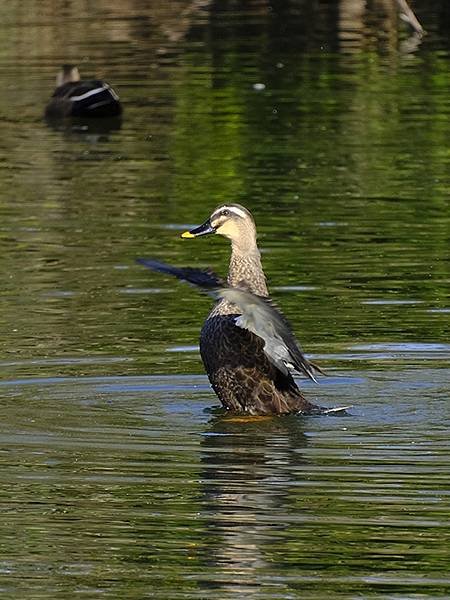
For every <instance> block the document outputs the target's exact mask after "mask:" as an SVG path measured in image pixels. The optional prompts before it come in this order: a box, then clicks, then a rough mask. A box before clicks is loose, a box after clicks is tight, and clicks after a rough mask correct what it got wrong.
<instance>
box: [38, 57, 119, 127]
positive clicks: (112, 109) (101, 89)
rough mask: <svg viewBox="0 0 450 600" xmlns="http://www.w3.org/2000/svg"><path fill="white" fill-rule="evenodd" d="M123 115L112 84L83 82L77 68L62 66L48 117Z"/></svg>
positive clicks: (47, 111) (47, 112)
mask: <svg viewBox="0 0 450 600" xmlns="http://www.w3.org/2000/svg"><path fill="white" fill-rule="evenodd" d="M121 113H122V106H121V104H120V100H119V96H118V95H117V94H116V92H115V91H114V90H113V89H112V87H111V86H110V85H108V84H107V83H105V82H104V81H100V80H98V79H92V80H86V81H83V80H81V78H80V73H79V71H78V68H77V67H76V66H75V65H63V66H62V68H61V70H60V72H59V73H58V75H57V77H56V89H55V91H54V92H53V95H52V97H51V98H50V101H49V102H48V104H47V106H46V109H45V116H46V117H47V118H49V119H51V118H63V117H89V118H93V117H94V118H98V117H101V118H103V117H117V116H119V115H120V114H121Z"/></svg>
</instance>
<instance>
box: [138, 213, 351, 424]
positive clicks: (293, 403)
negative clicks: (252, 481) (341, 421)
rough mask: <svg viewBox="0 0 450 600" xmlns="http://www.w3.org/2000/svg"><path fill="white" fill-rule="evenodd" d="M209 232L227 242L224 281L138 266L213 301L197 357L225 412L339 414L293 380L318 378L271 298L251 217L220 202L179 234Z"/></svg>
mask: <svg viewBox="0 0 450 600" xmlns="http://www.w3.org/2000/svg"><path fill="white" fill-rule="evenodd" d="M209 234H217V235H222V236H224V237H226V238H228V239H229V240H230V241H231V258H230V263H229V270H228V277H227V281H226V282H224V281H222V280H221V279H220V278H219V277H218V276H217V275H215V274H214V272H213V271H211V270H207V271H205V270H199V269H195V268H192V267H184V268H180V267H174V266H171V265H167V264H165V263H163V262H160V261H157V260H154V259H147V258H139V259H137V262H139V263H140V264H142V265H144V266H146V267H148V268H150V269H152V270H154V271H159V272H162V273H166V274H169V275H172V276H175V277H177V278H178V279H180V280H184V281H187V282H188V283H191V284H193V285H195V286H197V287H200V288H201V289H203V290H204V291H207V293H209V294H210V295H212V296H213V297H214V298H215V300H216V302H215V304H214V306H213V308H212V310H211V312H210V313H209V315H208V316H207V318H206V320H205V322H204V324H203V327H202V329H201V333H200V354H201V358H202V360H203V364H204V366H205V370H206V373H207V375H208V379H209V381H210V383H211V386H212V388H213V390H214V391H215V393H216V395H217V396H218V398H219V400H220V402H221V404H222V405H223V407H224V408H225V409H226V410H227V411H231V412H233V413H241V414H242V413H243V414H246V415H290V414H297V415H299V414H300V415H317V414H327V413H329V412H334V411H338V410H341V409H327V408H324V407H321V406H318V405H316V404H314V403H312V402H310V401H309V400H307V399H306V398H305V397H304V395H303V394H302V392H301V390H300V389H299V387H298V385H297V383H296V381H295V380H294V375H299V374H302V375H306V376H307V377H309V378H310V379H312V380H314V381H316V375H318V374H324V373H323V371H322V370H321V369H320V367H318V366H317V365H316V364H314V363H312V362H310V361H309V360H308V359H307V358H306V356H305V355H304V354H303V351H302V349H301V348H300V345H299V343H298V342H297V340H296V338H295V335H294V333H293V331H292V328H291V327H290V325H289V322H288V321H287V320H286V319H285V317H284V316H283V315H282V313H281V311H280V310H279V309H278V307H277V306H276V305H275V304H274V302H273V301H272V300H271V299H270V297H269V292H268V288H267V283H266V277H265V274H264V271H263V268H262V264H261V255H260V251H259V249H258V245H257V235H256V225H255V221H254V219H253V216H252V214H251V212H250V211H249V210H248V209H247V208H245V207H244V206H242V205H240V204H223V205H221V206H218V207H217V208H216V209H215V210H214V211H213V212H212V214H211V215H210V216H209V217H208V219H207V220H206V221H205V222H204V223H203V224H202V225H199V226H198V227H194V228H192V229H190V230H188V231H185V232H184V233H182V235H181V237H182V238H184V239H192V238H197V237H201V236H205V235H209ZM342 410H345V409H344V408H343V409H342Z"/></svg>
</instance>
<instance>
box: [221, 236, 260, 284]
mask: <svg viewBox="0 0 450 600" xmlns="http://www.w3.org/2000/svg"><path fill="white" fill-rule="evenodd" d="M242 281H244V282H245V283H246V285H247V286H248V288H249V290H250V291H251V292H253V293H254V294H258V296H268V295H269V292H268V291H267V284H266V277H265V275H264V271H263V269H262V265H261V255H260V252H259V250H258V247H257V245H256V241H255V243H254V245H252V246H251V247H248V248H245V249H243V248H241V247H240V246H238V245H236V244H232V247H231V259H230V268H229V271H228V283H229V285H231V286H238V285H239V284H240V283H241V282H242Z"/></svg>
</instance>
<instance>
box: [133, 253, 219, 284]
mask: <svg viewBox="0 0 450 600" xmlns="http://www.w3.org/2000/svg"><path fill="white" fill-rule="evenodd" d="M136 262H137V263H139V264H140V265H144V267H147V268H149V269H152V270H153V271H158V272H159V273H165V274H166V275H173V276H174V277H177V278H178V279H181V281H187V282H188V283H191V284H192V285H196V286H198V287H200V288H202V289H204V290H205V291H207V292H213V291H214V290H216V289H217V288H220V287H222V286H224V285H226V284H225V282H224V281H223V279H221V278H220V277H219V276H218V275H216V274H215V273H214V272H213V271H211V270H209V269H206V270H203V269H194V268H192V267H174V266H172V265H168V264H166V263H163V262H160V261H158V260H154V259H153V258H137V259H136Z"/></svg>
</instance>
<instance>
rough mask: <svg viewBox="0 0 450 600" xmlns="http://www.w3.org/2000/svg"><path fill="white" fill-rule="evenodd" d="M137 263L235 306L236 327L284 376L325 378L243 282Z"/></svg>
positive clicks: (266, 301) (265, 301) (273, 310)
mask: <svg viewBox="0 0 450 600" xmlns="http://www.w3.org/2000/svg"><path fill="white" fill-rule="evenodd" d="M136 262H138V263H139V264H141V265H144V266H145V267H148V268H149V269H152V270H153V271H158V272H160V273H165V274H168V275H173V276H175V277H177V278H178V279H181V280H183V281H187V282H188V283H190V284H193V285H195V286H198V287H200V288H201V289H203V290H204V291H205V292H207V293H208V294H210V295H211V296H213V297H214V298H216V299H217V298H220V299H225V300H227V301H228V302H231V303H232V304H235V305H236V306H237V307H238V309H239V311H240V313H241V314H240V316H238V317H236V318H235V324H236V325H237V327H240V328H242V329H247V330H248V331H250V332H252V333H253V334H255V335H257V336H258V337H259V338H261V339H262V340H264V353H265V354H266V356H267V357H268V359H269V360H270V362H271V363H272V364H274V365H275V366H276V367H277V368H278V369H279V370H280V371H281V372H282V373H284V374H285V375H288V374H289V373H290V371H294V372H297V373H299V374H302V373H303V374H304V375H306V376H307V377H309V378H310V379H312V380H313V381H316V382H317V380H316V378H315V373H316V372H318V373H322V374H324V373H323V371H322V370H321V369H320V368H319V367H318V366H317V365H315V364H314V363H312V362H310V361H309V360H308V359H307V358H306V357H305V355H304V354H303V352H302V350H301V349H300V347H299V344H298V342H297V340H296V339H295V336H294V334H293V332H292V329H291V327H290V325H289V323H288V321H287V320H286V319H285V318H284V317H283V315H282V314H281V312H280V311H279V310H278V308H277V307H276V305H275V304H274V303H273V302H272V301H271V300H270V298H265V297H263V296H258V295H256V294H253V293H252V292H251V291H250V290H249V289H245V288H246V287H247V286H246V284H245V282H244V281H243V282H241V283H240V284H239V287H231V286H229V285H227V284H226V283H225V282H224V281H223V279H221V278H220V277H218V276H217V275H216V274H215V273H214V272H213V271H211V270H202V269H195V268H192V267H174V266H172V265H168V264H166V263H163V262H160V261H157V260H154V259H150V258H138V259H136Z"/></svg>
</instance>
